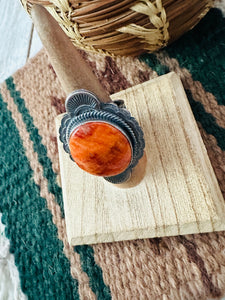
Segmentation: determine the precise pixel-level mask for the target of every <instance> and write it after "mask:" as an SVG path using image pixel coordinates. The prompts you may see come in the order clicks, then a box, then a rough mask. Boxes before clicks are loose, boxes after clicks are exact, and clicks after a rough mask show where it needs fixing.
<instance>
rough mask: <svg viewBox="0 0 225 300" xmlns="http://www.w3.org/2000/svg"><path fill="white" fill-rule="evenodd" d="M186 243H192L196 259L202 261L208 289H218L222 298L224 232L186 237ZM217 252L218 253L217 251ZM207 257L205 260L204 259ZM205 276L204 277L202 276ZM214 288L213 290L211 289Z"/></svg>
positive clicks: (224, 289) (224, 264)
mask: <svg viewBox="0 0 225 300" xmlns="http://www.w3.org/2000/svg"><path fill="white" fill-rule="evenodd" d="M186 239H187V240H188V243H192V245H193V247H194V248H195V252H196V254H197V255H198V256H199V258H198V259H202V261H203V262H204V265H203V264H202V263H201V264H202V266H201V268H203V271H204V272H203V273H204V274H205V273H207V276H208V279H207V278H205V280H206V282H207V285H208V288H210V287H211V288H212V290H213V291H215V296H216V291H217V290H218V289H220V294H219V295H217V297H219V296H222V295H223V294H224V292H225V286H224V279H225V272H224V269H225V246H224V245H225V232H212V233H208V234H198V235H189V236H186ZM218 250H219V251H218ZM206 257H207V259H205V258H206ZM204 276H205V275H204ZM213 287H215V290H214V289H213Z"/></svg>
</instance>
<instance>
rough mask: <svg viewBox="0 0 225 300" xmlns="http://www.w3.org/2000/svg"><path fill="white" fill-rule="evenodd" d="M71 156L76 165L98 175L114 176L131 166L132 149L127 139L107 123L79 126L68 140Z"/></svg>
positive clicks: (91, 123) (89, 123)
mask: <svg viewBox="0 0 225 300" xmlns="http://www.w3.org/2000/svg"><path fill="white" fill-rule="evenodd" d="M69 147H70V154H71V156H72V158H73V160H74V161H75V162H76V163H77V165H78V166H79V167H80V168H81V169H83V170H85V171H86V172H88V173H90V174H93V175H98V176H114V175H118V174H120V173H122V172H123V171H124V170H126V168H127V167H128V166H129V164H130V161H131V158H132V149H131V146H130V143H129V141H128V139H127V137H126V136H125V135H124V134H123V133H122V132H121V131H120V130H118V129H117V128H116V127H114V126H112V125H110V124H108V123H104V122H88V123H86V124H83V125H80V126H78V127H77V128H76V129H75V130H74V131H73V132H72V134H71V136H70V140H69Z"/></svg>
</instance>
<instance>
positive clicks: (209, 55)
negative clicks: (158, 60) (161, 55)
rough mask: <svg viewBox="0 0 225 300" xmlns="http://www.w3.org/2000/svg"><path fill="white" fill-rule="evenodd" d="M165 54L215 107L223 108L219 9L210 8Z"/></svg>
mask: <svg viewBox="0 0 225 300" xmlns="http://www.w3.org/2000/svg"><path fill="white" fill-rule="evenodd" d="M166 51H167V52H168V54H169V56H170V57H171V58H176V59H177V60H178V62H179V64H180V67H181V68H182V67H184V68H186V69H188V70H189V71H190V73H191V74H192V78H193V79H194V80H198V81H200V82H201V83H202V85H203V87H204V89H205V90H206V91H208V92H210V93H212V94H213V95H214V96H215V97H216V99H217V101H218V104H220V105H225V97H224V86H225V19H224V18H223V16H222V13H221V11H220V10H218V9H211V10H210V11H209V13H208V14H207V15H206V16H205V17H204V18H203V19H202V20H201V22H200V23H199V24H198V25H197V26H196V27H195V28H194V29H192V30H191V31H190V32H188V33H186V34H185V35H184V36H183V37H182V38H180V39H179V40H178V41H176V42H174V43H173V44H172V45H170V46H169V47H167V48H166Z"/></svg>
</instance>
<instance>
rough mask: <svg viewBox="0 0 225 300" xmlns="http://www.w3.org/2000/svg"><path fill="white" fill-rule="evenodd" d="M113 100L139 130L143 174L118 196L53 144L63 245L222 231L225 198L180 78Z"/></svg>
mask: <svg viewBox="0 0 225 300" xmlns="http://www.w3.org/2000/svg"><path fill="white" fill-rule="evenodd" d="M112 98H113V99H124V100H125V103H126V106H127V108H128V110H129V111H130V112H131V113H132V115H133V116H135V117H136V118H137V120H138V121H139V123H140V124H141V126H142V128H143V131H144V135H145V142H146V148H145V151H146V156H147V163H146V173H145V176H144V178H143V180H142V181H141V182H140V183H139V184H138V185H137V186H135V187H132V188H123V189H121V188H119V187H118V186H115V185H113V184H110V183H108V182H106V181H105V180H104V179H103V178H100V177H96V176H92V175H89V174H88V173H85V172H84V171H82V170H81V169H80V168H78V167H77V166H76V164H75V163H73V162H72V161H71V160H70V158H69V156H68V154H67V153H65V152H64V150H63V147H62V143H61V142H59V157H60V169H61V179H62V188H63V199H64V208H65V218H66V226H67V234H68V239H69V242H70V243H71V244H72V245H77V244H91V243H98V242H112V241H119V240H128V239H137V238H150V237H156V236H171V235H177V234H190V233H199V232H211V231H217V230H224V229H225V222H224V221H223V219H224V215H225V205H224V200H223V196H222V194H221V191H220V189H219V186H218V183H217V180H216V177H215V174H214V172H213V169H212V166H211V163H210V161H209V158H208V156H207V152H206V149H205V146H204V144H203V141H202V138H201V136H200V133H199V130H198V127H197V124H196V122H195V119H194V117H193V114H192V112H191V109H190V106H189V103H188V100H187V98H186V95H185V92H184V89H183V87H182V84H181V81H180V79H179V78H178V76H177V75H176V74H174V73H170V74H167V75H164V76H161V77H159V78H157V79H154V80H152V81H149V82H146V83H144V84H141V85H138V86H135V87H133V88H130V89H127V90H125V91H122V92H120V93H117V94H114V95H113V96H112ZM61 118H62V115H60V116H58V117H57V119H56V124H57V131H58V128H59V124H60V120H61Z"/></svg>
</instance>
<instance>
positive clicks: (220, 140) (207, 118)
mask: <svg viewBox="0 0 225 300" xmlns="http://www.w3.org/2000/svg"><path fill="white" fill-rule="evenodd" d="M140 60H141V61H144V62H145V63H147V64H148V65H149V66H150V67H151V68H152V69H153V70H155V71H156V72H159V73H160V75H163V74H166V73H168V69H167V68H165V66H164V65H162V64H161V63H160V62H159V61H158V60H157V58H156V56H155V55H154V54H144V55H142V56H141V57H140ZM185 92H186V94H187V97H188V100H189V103H190V106H191V109H192V112H193V114H194V117H195V119H196V121H198V122H199V123H200V124H201V125H202V127H203V128H204V130H205V131H206V132H207V133H208V134H212V135H213V136H214V137H215V138H216V141H217V144H218V146H219V147H220V148H221V149H222V150H223V151H224V150H225V129H224V128H223V127H220V126H219V125H218V124H217V122H216V119H215V117H214V116H213V115H212V114H210V113H208V112H206V110H205V108H204V106H203V104H202V103H200V102H198V101H195V100H194V98H193V96H192V94H191V92H190V91H188V90H185Z"/></svg>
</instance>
